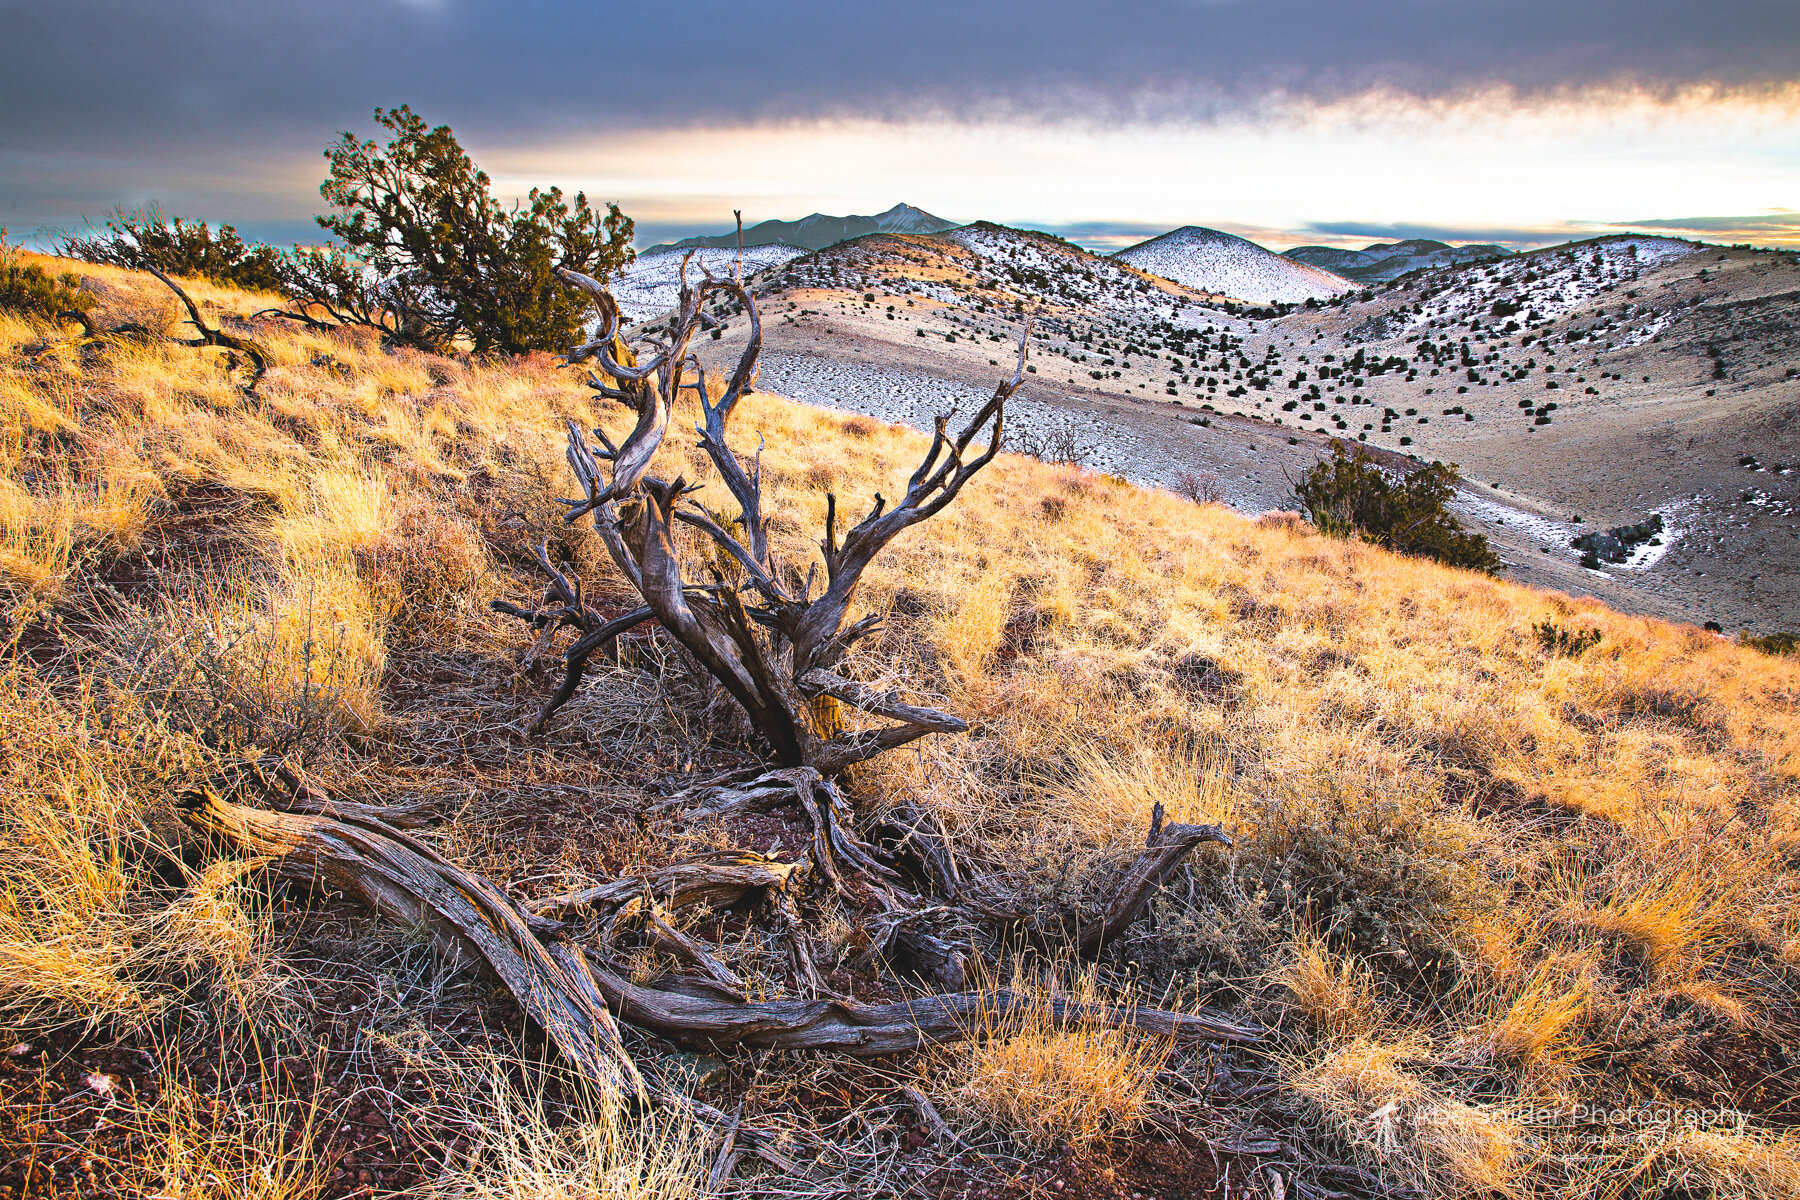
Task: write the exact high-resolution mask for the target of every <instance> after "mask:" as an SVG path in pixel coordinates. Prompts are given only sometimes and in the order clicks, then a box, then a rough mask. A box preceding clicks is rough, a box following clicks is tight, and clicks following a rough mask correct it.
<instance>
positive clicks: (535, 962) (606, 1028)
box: [183, 791, 648, 1103]
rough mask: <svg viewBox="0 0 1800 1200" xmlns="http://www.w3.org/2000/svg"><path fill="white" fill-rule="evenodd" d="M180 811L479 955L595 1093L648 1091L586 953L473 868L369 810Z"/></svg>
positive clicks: (198, 798)
mask: <svg viewBox="0 0 1800 1200" xmlns="http://www.w3.org/2000/svg"><path fill="white" fill-rule="evenodd" d="M183 816H184V817H185V818H186V820H187V821H188V823H189V824H190V825H192V826H193V827H194V828H195V829H197V830H200V831H201V832H203V833H205V834H208V835H212V836H215V837H219V838H223V839H225V840H226V841H229V842H230V843H232V844H234V845H235V846H236V847H237V848H239V849H240V850H242V851H244V852H246V853H250V854H255V855H266V856H270V857H279V858H283V859H285V860H287V861H286V865H287V866H289V867H290V869H291V867H292V866H293V865H294V864H298V865H299V866H300V867H301V868H302V869H303V870H304V871H307V872H310V873H311V874H312V875H313V876H314V877H316V878H318V879H320V880H323V881H324V882H326V883H328V884H330V885H331V886H333V887H336V888H339V889H341V890H342V891H345V892H347V893H349V894H351V895H353V896H355V897H357V898H358V899H360V900H361V901H362V902H363V903H364V904H366V905H368V906H369V908H371V909H372V910H374V911H375V912H376V913H377V914H379V915H380V916H382V917H384V918H386V919H387V920H390V921H393V922H394V923H396V924H399V925H405V926H409V927H412V928H422V929H424V930H426V931H427V932H428V933H429V934H430V936H431V940H432V943H433V945H434V946H435V947H436V948H437V950H438V952H439V953H440V954H441V955H443V956H444V957H445V958H446V959H448V960H450V961H451V962H453V963H466V962H472V961H484V962H486V963H487V964H488V966H489V967H491V968H492V969H493V971H494V973H495V974H496V975H498V976H499V977H500V981H501V982H502V983H503V984H505V985H506V988H507V990H508V991H510V992H511V993H512V995H513V998H514V999H515V1000H517V1001H518V1003H519V1007H520V1008H522V1009H524V1011H525V1012H526V1013H527V1014H529V1015H530V1016H531V1017H532V1019H533V1020H535V1021H537V1022H538V1024H540V1025H542V1026H543V1027H544V1031H545V1033H547V1034H548V1035H549V1036H550V1040H551V1041H552V1042H554V1043H555V1044H556V1047H557V1049H559V1050H561V1051H562V1053H563V1054H564V1056H565V1057H567V1058H568V1060H569V1062H570V1063H571V1064H572V1065H573V1066H574V1067H575V1069H576V1070H577V1071H579V1072H580V1074H581V1075H582V1076H583V1077H584V1078H585V1079H587V1080H588V1081H589V1082H590V1083H591V1084H593V1085H594V1087H596V1088H597V1089H599V1090H600V1092H601V1093H602V1094H603V1095H604V1096H607V1097H610V1098H611V1099H613V1100H623V1101H627V1102H631V1103H637V1102H642V1101H645V1100H647V1099H648V1093H647V1092H646V1090H645V1087H644V1081H643V1079H642V1077H640V1076H639V1075H638V1071H637V1067H636V1066H635V1065H634V1064H633V1063H632V1061H631V1056H630V1055H629V1054H627V1053H626V1051H625V1047H624V1045H623V1044H622V1043H621V1042H620V1040H619V1030H618V1027H617V1026H616V1025H614V1024H613V1019H612V1015H611V1013H609V1012H608V1011H607V1006H606V1004H605V1002H604V1000H603V999H602V994H601V993H600V992H599V990H598V989H597V988H596V987H595V980H594V978H593V977H592V976H591V975H590V974H589V973H588V966H587V960H586V959H585V958H584V957H583V956H582V955H581V953H580V951H578V950H575V949H574V948H573V947H571V946H568V945H567V944H566V943H560V942H557V943H552V944H551V945H550V946H549V947H546V946H545V945H544V943H543V942H541V941H540V940H539V939H538V937H537V934H536V933H535V932H534V931H533V929H532V926H531V922H530V921H528V919H527V917H526V915H525V914H524V913H523V912H521V911H520V910H519V908H518V906H517V905H515V904H514V903H513V902H512V901H511V900H510V899H509V898H508V897H507V896H506V894H505V893H503V892H502V891H501V890H500V889H499V888H497V887H495V886H494V885H493V884H492V883H490V882H489V881H488V880H486V879H484V878H483V877H481V876H480V875H477V874H475V873H474V872H473V871H467V870H464V869H463V868H462V867H459V866H457V865H456V864H455V863H452V862H450V861H448V860H447V859H445V858H443V857H442V856H441V855H439V854H438V853H437V852H436V851H434V850H432V849H431V848H430V847H429V846H426V845H424V844H423V843H421V842H418V841H415V840H414V839H412V838H410V837H408V836H407V835H406V834H404V833H402V832H400V831H399V830H397V829H394V828H391V827H390V826H387V825H383V824H381V823H380V822H379V821H375V820H371V819H368V818H360V817H354V816H349V815H340V816H337V817H328V816H324V815H320V814H317V813H282V812H270V811H269V810H267V809H261V808H250V807H248V806H246V805H242V804H233V803H231V802H230V801H228V800H224V799H221V798H220V797H219V796H217V795H216V794H214V793H212V792H210V791H207V792H201V793H198V794H196V795H194V796H191V797H189V798H188V801H187V803H186V805H185V806H184V811H183Z"/></svg>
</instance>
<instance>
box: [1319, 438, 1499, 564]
mask: <svg viewBox="0 0 1800 1200" xmlns="http://www.w3.org/2000/svg"><path fill="white" fill-rule="evenodd" d="M1461 479H1462V477H1461V476H1460V475H1459V474H1458V473H1457V470H1456V467H1455V466H1454V465H1445V464H1444V463H1438V462H1434V463H1432V464H1431V465H1430V466H1428V467H1419V468H1418V469H1416V470H1413V471H1408V472H1406V473H1405V474H1404V475H1399V474H1397V473H1396V474H1390V473H1389V472H1388V471H1386V470H1383V469H1382V467H1381V466H1380V465H1379V464H1378V463H1377V462H1376V461H1375V457H1374V456H1373V455H1372V454H1370V453H1369V451H1368V450H1367V449H1365V448H1364V447H1362V446H1355V447H1350V446H1348V445H1347V444H1346V443H1344V442H1341V441H1334V442H1332V444H1331V458H1330V459H1329V460H1326V461H1322V462H1319V463H1317V464H1315V465H1314V466H1313V468H1312V470H1310V471H1308V472H1307V473H1306V474H1305V475H1304V476H1303V477H1302V478H1301V480H1300V482H1299V484H1297V485H1296V486H1295V488H1294V498H1295V499H1296V500H1297V501H1299V504H1300V508H1301V510H1302V511H1303V512H1304V513H1305V514H1306V518H1307V520H1309V521H1311V522H1312V523H1313V525H1314V526H1315V527H1317V528H1318V529H1319V531H1320V532H1322V533H1327V534H1332V535H1334V536H1339V537H1350V536H1355V537H1360V538H1362V539H1363V540H1364V541H1368V542H1373V543H1374V544H1375V545H1377V546H1382V547H1384V548H1386V549H1388V550H1393V551H1396V552H1398V553H1401V554H1412V555H1417V556H1419V557H1421V558H1430V559H1435V560H1437V561H1438V562H1441V563H1443V564H1445V565H1446V566H1452V567H1464V568H1467V569H1469V570H1474V571H1483V572H1486V573H1487V574H1489V575H1494V574H1498V573H1499V570H1500V558H1499V556H1498V555H1496V554H1495V553H1494V552H1493V550H1492V548H1491V547H1489V545H1488V540H1487V538H1485V537H1483V536H1482V535H1481V534H1479V533H1470V532H1469V531H1467V530H1465V529H1464V528H1463V527H1462V526H1461V525H1460V524H1458V523H1457V520H1456V518H1455V517H1453V516H1451V515H1450V512H1449V510H1448V509H1447V508H1446V507H1445V506H1446V505H1447V504H1448V503H1449V501H1450V498H1451V497H1452V496H1454V495H1455V494H1456V485H1457V484H1458V483H1459V482H1461Z"/></svg>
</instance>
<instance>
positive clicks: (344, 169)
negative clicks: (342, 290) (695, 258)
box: [318, 106, 633, 355]
mask: <svg viewBox="0 0 1800 1200" xmlns="http://www.w3.org/2000/svg"><path fill="white" fill-rule="evenodd" d="M375 122H376V124H378V125H380V126H381V127H382V128H384V129H386V130H387V131H388V132H389V133H390V134H391V135H392V137H391V139H390V140H389V142H388V144H387V148H386V150H385V152H384V151H383V150H382V149H381V148H380V147H378V146H377V145H376V144H375V143H374V142H372V141H359V140H357V138H356V137H355V135H353V134H350V133H345V134H343V135H342V136H341V137H340V138H339V140H338V141H337V142H336V143H335V144H334V145H332V146H331V147H330V148H329V149H328V150H326V152H325V156H326V158H328V159H330V160H331V173H330V175H329V177H327V179H326V180H325V182H324V183H323V184H321V185H320V186H319V193H320V194H321V195H322V196H324V197H325V199H326V200H327V201H329V202H330V203H331V204H332V205H333V206H334V207H335V208H336V209H337V210H338V211H337V212H335V213H333V214H331V215H329V216H323V217H320V218H318V221H319V224H320V226H322V227H323V228H325V229H327V230H329V231H330V232H332V233H333V234H336V235H337V237H338V238H339V239H340V240H341V241H342V243H343V249H344V251H345V252H346V253H347V254H349V255H351V256H354V257H355V258H357V259H359V260H361V261H362V262H363V263H364V264H366V265H367V266H368V267H370V268H372V269H373V270H374V271H376V272H378V273H379V274H381V275H383V276H386V277H387V278H388V279H390V280H394V281H405V282H406V284H407V285H408V286H412V287H416V288H417V289H418V301H417V303H416V305H415V307H414V321H413V332H412V334H411V335H410V336H411V338H412V340H414V341H416V342H417V343H419V344H422V345H430V346H438V347H444V346H449V345H451V344H452V343H454V342H455V341H457V340H458V339H461V338H466V339H468V341H469V342H470V343H472V348H473V349H474V351H475V353H477V354H479V355H490V354H524V353H528V352H530V351H533V350H547V351H552V352H560V351H563V350H566V349H568V348H569V346H570V345H571V344H572V343H573V342H574V341H575V340H576V335H577V334H578V333H579V332H580V331H581V324H582V321H583V319H584V316H585V314H586V312H587V305H588V301H587V299H586V297H585V296H582V295H581V294H580V293H577V292H576V291H575V290H574V289H572V288H569V287H566V286H565V285H564V284H563V283H562V282H561V281H560V280H559V279H558V278H557V277H556V270H557V269H558V268H564V269H568V270H573V271H580V272H581V273H583V274H585V275H593V276H596V277H600V278H604V277H605V276H607V275H609V274H611V273H612V272H613V271H614V270H616V269H617V268H619V267H621V266H623V265H624V264H626V263H627V262H629V261H631V258H632V252H631V248H630V247H631V235H632V228H633V226H632V222H631V219H630V218H629V217H627V216H625V215H624V214H623V213H621V212H620V211H619V207H618V205H616V204H609V205H607V206H606V211H605V212H604V213H602V212H600V211H599V210H597V209H594V208H591V207H589V205H588V201H587V196H586V195H585V194H583V193H580V192H577V193H576V194H575V197H574V200H573V202H572V203H571V202H570V201H567V200H564V199H563V193H562V189H561V188H551V189H550V190H549V191H540V190H539V189H537V188H533V189H532V190H531V194H530V196H529V197H528V198H527V200H526V203H525V204H524V205H523V206H520V205H514V206H513V207H512V208H510V209H508V208H506V207H504V206H502V205H501V204H500V202H499V201H497V200H496V199H494V196H493V194H492V192H491V190H490V187H489V183H490V181H489V179H488V176H487V172H485V171H481V170H479V169H477V168H476V166H475V164H474V162H472V161H471V160H470V158H469V156H468V155H467V154H466V153H464V151H463V148H462V147H461V146H460V145H458V144H457V141H456V138H455V136H454V135H453V134H452V133H451V131H450V127H449V126H448V125H439V126H437V127H436V128H432V129H427V128H426V126H425V122H424V121H423V120H422V119H420V118H419V117H418V116H417V115H415V114H414V113H413V111H412V110H411V109H410V108H407V107H405V106H401V107H400V108H397V109H393V110H391V111H385V112H384V111H383V110H381V109H376V110H375Z"/></svg>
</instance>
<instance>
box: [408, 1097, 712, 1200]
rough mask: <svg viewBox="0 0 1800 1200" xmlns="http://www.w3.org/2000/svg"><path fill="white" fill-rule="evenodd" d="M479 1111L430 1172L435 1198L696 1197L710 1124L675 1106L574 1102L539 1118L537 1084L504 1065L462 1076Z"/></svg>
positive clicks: (703, 1180) (704, 1192)
mask: <svg viewBox="0 0 1800 1200" xmlns="http://www.w3.org/2000/svg"><path fill="white" fill-rule="evenodd" d="M469 1082H470V1083H471V1084H473V1085H474V1087H475V1088H476V1089H478V1092H479V1094H478V1095H477V1096H475V1097H472V1098H471V1110H472V1112H474V1113H476V1114H478V1119H479V1127H478V1133H477V1136H476V1139H475V1142H474V1145H473V1146H472V1147H470V1149H469V1150H468V1151H467V1153H466V1156H465V1157H464V1158H463V1159H462V1161H460V1162H459V1163H457V1164H456V1165H455V1166H453V1167H452V1168H451V1169H450V1170H448V1171H446V1172H444V1174H443V1175H442V1176H441V1177H440V1178H438V1179H437V1180H435V1181H434V1182H433V1184H432V1185H431V1186H430V1187H429V1188H428V1189H427V1193H426V1194H427V1195H429V1196H431V1197H434V1198H439V1200H701V1198H702V1197H705V1196H709V1195H712V1194H714V1193H713V1192H712V1190H711V1189H710V1188H709V1187H708V1186H707V1175H708V1171H709V1168H710V1166H711V1161H710V1157H709V1154H708V1151H709V1150H710V1149H712V1148H713V1147H712V1145H711V1143H712V1141H713V1135H712V1131H710V1130H708V1129H706V1128H705V1127H703V1126H701V1125H700V1124H699V1123H698V1122H696V1121H695V1120H694V1119H693V1118H692V1117H690V1116H688V1115H687V1114H685V1113H683V1112H680V1111H678V1110H677V1111H667V1110H664V1111H659V1112H656V1113H652V1114H647V1115H642V1116H635V1117H634V1116H632V1115H630V1114H627V1113H623V1112H621V1111H619V1110H618V1109H617V1108H616V1107H612V1106H607V1105H592V1104H583V1103H577V1104H576V1105H575V1106H574V1108H573V1111H571V1112H570V1113H568V1114H567V1116H566V1119H563V1120H561V1121H559V1122H556V1123H552V1121H551V1120H550V1119H548V1118H547V1117H546V1115H545V1114H546V1110H547V1109H549V1108H550V1107H551V1106H550V1105H548V1104H546V1101H545V1096H544V1093H543V1091H542V1090H541V1089H535V1088H532V1087H525V1088H520V1087H519V1086H518V1085H516V1084H514V1083H512V1082H511V1081H510V1080H509V1079H508V1072H507V1070H506V1066H505V1064H502V1063H494V1064H491V1065H490V1067H489V1069H488V1070H487V1072H486V1074H485V1075H484V1076H483V1077H481V1078H479V1079H474V1080H470V1081H469Z"/></svg>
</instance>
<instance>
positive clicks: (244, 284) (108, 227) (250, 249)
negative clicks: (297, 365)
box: [62, 205, 284, 292]
mask: <svg viewBox="0 0 1800 1200" xmlns="http://www.w3.org/2000/svg"><path fill="white" fill-rule="evenodd" d="M62 251H63V253H64V254H66V255H68V256H69V257H70V258H79V259H81V260H82V261H83V262H91V263H105V264H108V265H111V266H115V267H131V268H133V269H134V270H142V269H144V268H146V267H154V268H156V269H157V270H158V271H161V272H163V273H164V274H167V275H185V276H189V277H199V278H203V279H212V280H216V281H217V282H219V283H229V284H234V285H236V286H237V287H241V288H248V289H250V290H252V291H259V292H275V291H280V290H281V284H282V273H283V266H284V256H283V255H282V253H281V251H279V250H277V249H275V247H273V246H264V245H259V244H256V243H250V242H245V241H244V239H243V238H242V237H240V236H238V231H237V230H236V229H235V228H233V227H232V226H230V225H220V226H219V227H218V228H216V229H215V228H214V227H213V226H211V225H209V224H207V223H206V222H205V221H190V220H188V219H186V218H184V217H171V216H169V215H168V214H167V213H165V212H163V210H162V208H161V207H160V206H157V205H151V206H149V207H148V208H142V209H139V210H137V211H136V212H126V211H125V210H124V209H122V208H121V209H118V210H116V211H115V212H114V213H113V215H112V216H110V217H108V218H107V219H106V224H105V225H104V226H103V227H102V228H100V229H98V230H92V231H90V232H89V234H88V236H86V237H70V238H65V239H63V244H62Z"/></svg>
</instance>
